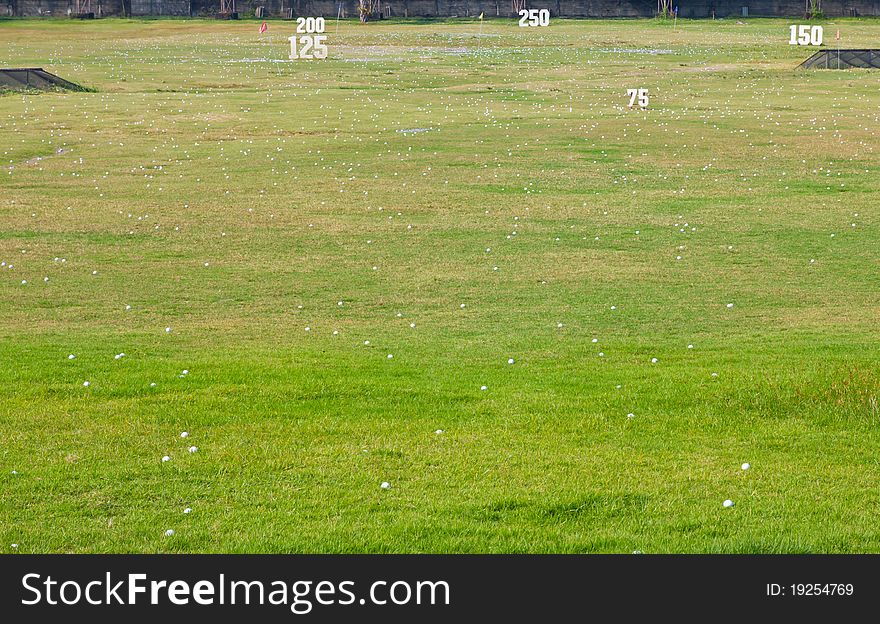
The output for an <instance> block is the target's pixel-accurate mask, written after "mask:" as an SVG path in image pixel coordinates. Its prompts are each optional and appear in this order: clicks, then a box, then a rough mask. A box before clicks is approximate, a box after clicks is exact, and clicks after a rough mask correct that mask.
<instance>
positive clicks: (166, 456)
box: [162, 455, 171, 462]
mask: <svg viewBox="0 0 880 624" xmlns="http://www.w3.org/2000/svg"><path fill="white" fill-rule="evenodd" d="M162 461H163V462H169V461H171V458H170V457H168V455H165V456H164V457H163V458H162Z"/></svg>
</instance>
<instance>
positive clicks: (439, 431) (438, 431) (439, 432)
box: [434, 429, 443, 435]
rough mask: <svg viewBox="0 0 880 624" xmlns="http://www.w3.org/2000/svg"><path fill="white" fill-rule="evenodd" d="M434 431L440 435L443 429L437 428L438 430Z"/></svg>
mask: <svg viewBox="0 0 880 624" xmlns="http://www.w3.org/2000/svg"><path fill="white" fill-rule="evenodd" d="M434 433H436V434H437V435H440V434H441V433H443V430H442V429H438V430H437V431H435V432H434Z"/></svg>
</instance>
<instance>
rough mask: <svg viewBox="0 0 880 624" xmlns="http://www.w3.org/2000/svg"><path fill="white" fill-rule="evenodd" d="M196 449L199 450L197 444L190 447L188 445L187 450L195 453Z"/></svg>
mask: <svg viewBox="0 0 880 624" xmlns="http://www.w3.org/2000/svg"><path fill="white" fill-rule="evenodd" d="M197 450H199V447H197V446H191V447H189V452H190V453H195V452H196V451H197Z"/></svg>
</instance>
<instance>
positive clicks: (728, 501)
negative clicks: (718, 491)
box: [723, 498, 733, 507]
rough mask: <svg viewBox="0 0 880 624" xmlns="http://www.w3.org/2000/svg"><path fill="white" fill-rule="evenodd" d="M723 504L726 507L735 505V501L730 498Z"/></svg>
mask: <svg viewBox="0 0 880 624" xmlns="http://www.w3.org/2000/svg"><path fill="white" fill-rule="evenodd" d="M723 504H724V506H725V507H733V501H732V500H730V499H729V498H728V499H727V500H726V501H724V503H723Z"/></svg>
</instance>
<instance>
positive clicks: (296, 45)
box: [289, 17, 327, 60]
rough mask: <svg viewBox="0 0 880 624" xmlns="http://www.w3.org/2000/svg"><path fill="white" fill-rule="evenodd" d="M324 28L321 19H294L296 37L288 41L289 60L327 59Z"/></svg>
mask: <svg viewBox="0 0 880 624" xmlns="http://www.w3.org/2000/svg"><path fill="white" fill-rule="evenodd" d="M325 26H326V24H325V22H324V18H323V17H298V18H296V33H297V34H296V35H294V36H292V37H289V39H290V58H291V60H295V59H307V60H311V59H325V58H327V44H326V43H325V42H326V41H327V35H322V34H317V33H323V32H324V27H325Z"/></svg>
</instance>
